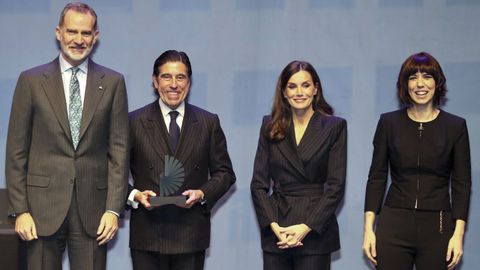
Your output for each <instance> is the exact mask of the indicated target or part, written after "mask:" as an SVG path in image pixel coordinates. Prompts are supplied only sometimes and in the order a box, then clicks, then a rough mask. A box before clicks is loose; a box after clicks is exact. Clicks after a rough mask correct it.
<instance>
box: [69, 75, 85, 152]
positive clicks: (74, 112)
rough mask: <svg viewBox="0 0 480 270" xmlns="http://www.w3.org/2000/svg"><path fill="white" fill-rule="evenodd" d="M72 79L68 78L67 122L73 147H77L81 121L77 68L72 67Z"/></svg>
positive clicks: (80, 99)
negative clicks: (68, 102)
mask: <svg viewBox="0 0 480 270" xmlns="http://www.w3.org/2000/svg"><path fill="white" fill-rule="evenodd" d="M71 70H72V77H71V78H70V105H69V106H68V122H69V124H70V132H71V134H72V141H73V147H74V148H75V150H76V149H77V146H78V140H79V137H80V121H81V120H82V98H81V97H80V84H79V83H78V79H77V72H78V71H79V70H80V69H79V68H78V67H72V68H71Z"/></svg>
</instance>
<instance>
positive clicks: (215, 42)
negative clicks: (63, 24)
mask: <svg viewBox="0 0 480 270" xmlns="http://www.w3.org/2000/svg"><path fill="white" fill-rule="evenodd" d="M86 2H87V3H89V4H91V5H92V6H93V7H94V8H95V9H96V11H97V13H98V16H99V27H100V32H101V35H100V42H99V44H98V48H97V50H96V53H95V55H94V60H95V61H97V62H98V63H101V64H103V65H106V66H108V67H111V68H114V69H116V70H118V71H120V72H122V73H123V74H125V77H126V82H127V87H128V98H129V109H130V111H132V110H135V109H137V108H139V107H141V106H143V105H145V104H147V103H150V102H152V101H153V100H154V98H155V97H154V95H153V94H152V88H151V86H150V83H151V73H152V65H153V62H154V60H155V58H156V57H158V56H159V55H160V53H161V52H163V51H164V50H167V49H177V50H183V51H185V52H187V53H188V55H189V56H190V60H191V62H192V67H193V86H192V89H191V94H190V102H191V103H192V104H195V105H197V106H200V107H203V108H205V109H207V110H209V111H212V112H215V113H217V114H218V115H219V117H220V120H221V124H222V127H223V130H224V131H225V133H226V136H227V140H228V150H229V152H230V155H231V158H232V161H233V165H234V169H235V172H236V174H237V183H236V185H235V187H234V188H233V189H232V190H231V192H230V193H229V194H228V195H227V196H226V197H225V198H224V200H223V201H222V202H221V203H220V204H219V205H218V207H217V208H216V209H215V212H214V215H213V226H212V240H211V248H210V249H209V250H208V253H207V259H206V267H205V268H206V269H212V270H214V269H238V270H240V269H241V270H243V269H261V267H262V258H261V249H260V238H259V233H258V229H257V222H256V218H255V216H254V211H253V208H252V203H251V199H250V191H249V184H250V180H251V177H252V167H253V159H254V155H255V150H256V147H257V140H258V133H259V127H260V123H261V119H262V116H263V115H264V114H267V113H269V111H270V106H271V103H272V97H273V92H274V87H275V82H276V79H277V76H278V74H279V73H280V71H281V69H282V68H283V67H284V66H285V65H286V64H287V63H288V62H290V61H291V60H294V59H302V60H307V61H309V62H311V63H312V64H313V65H314V66H315V68H316V69H317V70H318V72H319V74H320V78H321V80H322V84H323V88H324V91H325V96H326V98H327V100H328V101H329V103H330V104H332V105H333V106H334V108H335V113H336V114H337V115H338V116H341V117H344V118H346V119H347V121H348V143H349V147H348V178H347V190H346V194H345V199H344V202H343V203H342V205H341V207H340V209H339V210H338V219H339V224H340V232H341V243H342V249H341V251H339V252H336V253H334V255H333V263H332V269H335V270H343V269H356V270H357V269H369V265H368V263H366V261H365V260H364V257H363V255H362V250H361V245H362V232H363V228H362V226H363V201H364V190H365V183H366V180H367V174H368V169H369V166H370V160H371V155H372V137H373V133H374V130H375V127H376V123H377V120H378V117H379V114H380V113H381V112H385V111H391V110H395V109H397V102H396V99H395V82H396V76H397V74H398V71H399V68H400V65H401V63H402V62H403V60H404V59H405V58H406V57H407V56H408V55H410V54H412V53H415V52H418V51H428V52H430V53H432V54H433V55H434V56H435V57H437V59H438V60H439V61H440V63H441V64H442V66H443V67H444V71H445V73H446V76H447V85H448V89H449V92H448V97H449V99H450V100H449V102H448V103H447V106H446V107H445V110H447V111H450V112H452V113H455V114H459V115H461V116H463V117H465V118H466V119H467V121H468V127H469V132H470V142H471V150H472V151H471V152H472V173H473V175H472V176H473V192H472V200H471V208H470V222H469V225H468V231H467V233H466V240H465V254H464V260H463V265H462V267H461V269H465V270H468V269H475V268H476V267H478V265H480V256H478V254H479V253H480V233H479V228H480V204H479V201H480V197H479V192H478V184H477V182H478V180H479V178H480V153H479V147H480V140H479V139H478V138H479V137H480V106H479V104H480V103H479V98H480V92H479V91H480V89H478V80H479V78H480V76H479V75H480V49H479V48H480V19H479V18H480V1H476V0H423V1H422V0H371V1H365V0H291V1H289V0H190V1H187V0H143V1H133V0H102V1H86ZM65 4H66V1H63V0H30V1H28V0H15V1H13V0H0V38H1V42H0V167H1V168H3V167H4V160H5V158H4V152H5V142H6V134H7V126H8V118H9V113H10V106H11V99H12V95H13V90H14V87H15V83H16V80H17V78H18V75H19V73H20V72H21V71H22V70H25V69H27V68H30V67H33V66H35V65H39V64H43V63H46V62H49V61H51V60H52V59H53V58H54V57H56V56H57V55H58V50H57V47H56V42H55V36H54V29H55V26H56V25H57V23H58V17H59V13H60V11H61V9H62V8H63V6H64V5H65ZM4 186H5V179H4V178H3V177H2V178H1V180H0V187H4ZM128 221H129V214H128V213H127V217H126V219H125V220H124V221H123V223H122V227H121V229H120V231H119V234H118V237H117V239H116V241H115V242H114V243H113V244H112V245H111V246H110V251H109V253H108V269H130V267H131V264H130V255H129V248H128V231H129V224H128ZM65 265H66V263H65ZM475 265H476V266H475ZM66 269H68V267H66Z"/></svg>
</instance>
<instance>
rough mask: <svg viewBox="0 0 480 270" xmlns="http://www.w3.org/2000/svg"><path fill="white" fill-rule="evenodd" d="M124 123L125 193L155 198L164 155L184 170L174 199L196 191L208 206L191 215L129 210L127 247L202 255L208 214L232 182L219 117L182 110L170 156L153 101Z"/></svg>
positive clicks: (187, 106) (181, 210) (164, 208)
mask: <svg viewBox="0 0 480 270" xmlns="http://www.w3.org/2000/svg"><path fill="white" fill-rule="evenodd" d="M129 117H130V132H131V133H130V134H131V151H130V154H131V155H130V170H131V173H132V177H133V181H134V182H133V187H132V186H130V187H129V189H130V191H131V190H132V188H136V189H138V190H145V189H150V190H153V191H154V192H156V193H157V194H159V176H160V174H161V173H162V172H163V169H164V159H165V155H170V156H172V155H174V156H175V158H176V159H178V160H179V161H180V162H182V164H183V165H184V168H185V182H184V183H183V186H182V187H181V188H180V189H179V192H178V193H181V192H183V191H184V190H186V189H201V190H202V191H203V192H204V194H205V199H206V202H207V203H206V205H200V204H196V205H195V206H193V207H192V208H190V209H184V208H180V207H177V206H174V205H167V206H162V207H159V208H157V209H154V210H151V211H148V210H146V209H145V208H143V207H142V206H141V205H139V208H138V209H132V211H131V212H132V214H131V220H130V247H131V248H134V249H140V250H148V251H157V252H160V253H164V254H176V253H191V252H197V251H201V250H205V249H206V248H208V246H209V242H210V210H211V208H212V207H213V206H214V204H215V203H216V202H217V200H218V199H220V197H222V196H223V194H225V192H227V190H228V189H229V188H230V186H231V185H232V184H233V183H234V182H235V174H234V172H233V169H232V163H231V161H230V157H229V155H228V152H227V144H226V140H225V135H224V134H223V131H222V129H221V127H220V122H219V119H218V116H216V115H214V114H211V113H209V112H207V111H205V110H202V109H200V108H198V107H195V106H193V105H190V104H185V117H184V119H183V124H182V129H181V133H180V139H179V143H178V146H177V150H176V152H175V153H173V152H172V149H171V147H170V144H169V139H168V132H167V128H166V126H165V122H164V120H163V118H162V115H161V112H160V106H159V104H158V100H157V101H155V102H153V103H151V104H149V105H147V106H145V107H143V108H140V109H138V110H136V111H134V112H132V113H130V115H129ZM209 174H210V178H209Z"/></svg>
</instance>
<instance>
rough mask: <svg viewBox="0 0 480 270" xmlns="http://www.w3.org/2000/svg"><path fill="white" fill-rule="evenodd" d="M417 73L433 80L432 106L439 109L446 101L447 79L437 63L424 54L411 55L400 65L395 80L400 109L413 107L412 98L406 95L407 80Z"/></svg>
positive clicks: (430, 56)
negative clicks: (429, 76)
mask: <svg viewBox="0 0 480 270" xmlns="http://www.w3.org/2000/svg"><path fill="white" fill-rule="evenodd" d="M418 71H420V72H425V73H427V74H429V75H431V76H432V77H433V79H434V80H435V94H434V96H433V106H434V107H439V106H442V105H444V104H445V102H446V100H447V98H446V94H447V79H446V78H445V75H444V74H443V71H442V68H441V67H440V64H439V63H438V61H437V60H436V59H435V58H434V57H433V56H432V55H430V54H429V53H426V52H419V53H415V54H412V55H410V56H409V57H408V58H407V59H406V60H405V62H403V64H402V68H401V69H400V73H399V74H398V80H397V96H398V100H399V102H400V105H401V106H402V107H410V106H412V105H413V101H412V98H411V97H410V95H409V94H408V78H409V77H410V76H411V75H413V74H415V73H417V72H418Z"/></svg>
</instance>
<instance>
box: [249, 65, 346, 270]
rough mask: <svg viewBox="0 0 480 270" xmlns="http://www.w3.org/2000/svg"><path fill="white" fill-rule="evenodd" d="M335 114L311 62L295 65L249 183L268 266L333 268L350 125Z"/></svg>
mask: <svg viewBox="0 0 480 270" xmlns="http://www.w3.org/2000/svg"><path fill="white" fill-rule="evenodd" d="M332 114H333V109H332V107H331V106H330V105H329V104H328V103H327V102H326V101H325V99H324V97H323V93H322V87H321V84H320V78H319V77H318V74H317V72H316V71H315V69H314V68H313V66H312V65H311V64H309V63H307V62H303V61H293V62H291V63H289V64H288V65H287V66H286V67H285V68H284V69H283V71H282V73H281V74H280V77H279V79H278V82H277V87H276V90H275V97H274V105H273V108H272V113H271V115H269V116H265V117H264V119H263V124H262V127H261V131H260V138H259V142H258V148H257V154H256V156H255V164H254V172H253V178H252V182H251V192H252V199H253V203H254V206H255V211H256V214H257V219H258V223H259V226H260V231H261V238H262V249H263V265H264V269H276V270H283V269H330V253H331V252H333V251H335V250H338V249H339V248H340V240H339V233H338V224H337V219H336V217H335V210H336V209H337V207H338V204H339V203H340V201H341V200H342V197H343V194H344V189H345V175H346V152H347V151H346V149H347V148H346V147H347V128H346V126H347V125H346V121H345V120H344V119H341V118H339V117H335V116H333V115H332ZM271 190H273V192H270V191H271Z"/></svg>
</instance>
